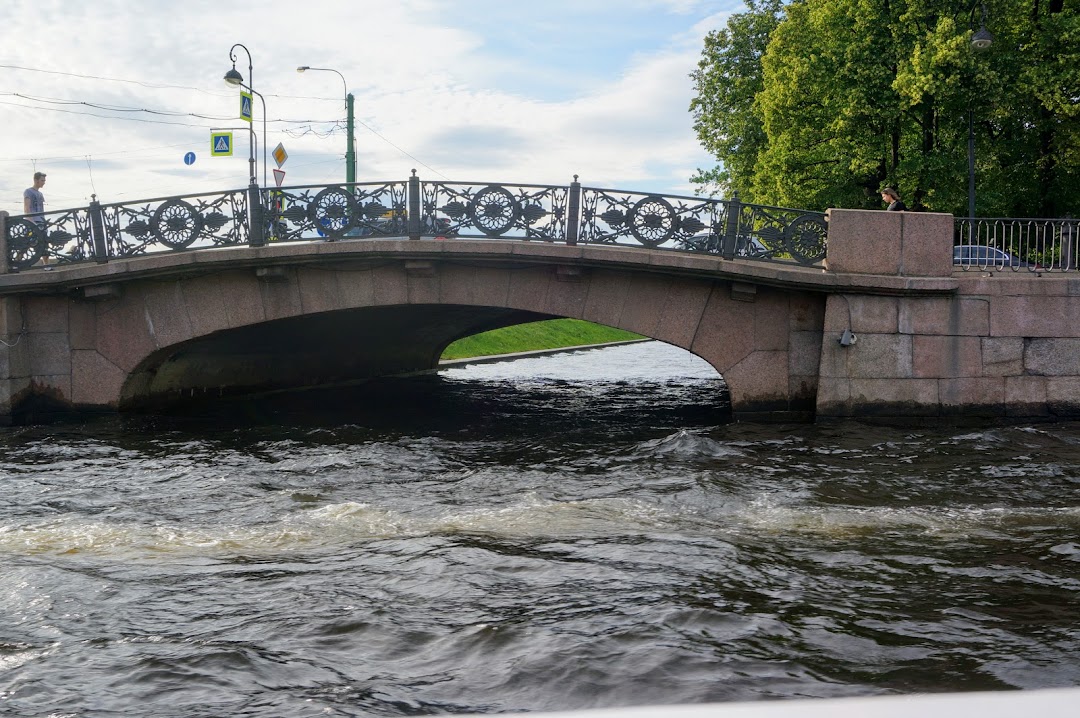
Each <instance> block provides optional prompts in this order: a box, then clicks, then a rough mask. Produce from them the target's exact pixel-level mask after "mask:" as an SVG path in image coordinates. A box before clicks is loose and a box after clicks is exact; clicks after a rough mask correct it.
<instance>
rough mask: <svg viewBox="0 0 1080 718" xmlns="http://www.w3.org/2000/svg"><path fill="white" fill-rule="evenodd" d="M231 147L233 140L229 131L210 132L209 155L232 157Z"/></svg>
mask: <svg viewBox="0 0 1080 718" xmlns="http://www.w3.org/2000/svg"><path fill="white" fill-rule="evenodd" d="M232 147H233V142H232V133H231V132H211V133H210V156H211V157H232Z"/></svg>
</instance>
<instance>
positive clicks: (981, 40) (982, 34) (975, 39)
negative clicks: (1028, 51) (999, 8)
mask: <svg viewBox="0 0 1080 718" xmlns="http://www.w3.org/2000/svg"><path fill="white" fill-rule="evenodd" d="M969 25H970V27H971V29H972V30H975V5H972V6H971V15H970V18H969ZM992 44H994V36H993V35H991V34H990V31H989V30H987V29H986V4H985V3H983V4H982V24H981V25H980V26H979V29H978V31H976V32H975V33H974V34H973V35H972V36H971V49H973V50H985V49H986V48H988V47H990V46H991V45H992ZM967 150H968V219H975V108H974V107H971V106H969V107H968V148H967Z"/></svg>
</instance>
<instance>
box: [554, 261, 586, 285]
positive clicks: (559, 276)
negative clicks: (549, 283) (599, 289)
mask: <svg viewBox="0 0 1080 718" xmlns="http://www.w3.org/2000/svg"><path fill="white" fill-rule="evenodd" d="M584 277H585V270H584V269H583V268H581V267H574V266H570V265H566V264H559V265H556V267H555V279H556V280H558V281H560V282H580V281H581V280H582V279H584Z"/></svg>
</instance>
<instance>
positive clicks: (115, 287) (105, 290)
mask: <svg viewBox="0 0 1080 718" xmlns="http://www.w3.org/2000/svg"><path fill="white" fill-rule="evenodd" d="M121 294H123V291H122V290H121V289H120V285H119V284H115V283H112V284H92V285H90V286H89V287H83V288H82V296H83V299H86V300H87V301H91V302H101V301H104V300H106V299H119V298H120V295H121Z"/></svg>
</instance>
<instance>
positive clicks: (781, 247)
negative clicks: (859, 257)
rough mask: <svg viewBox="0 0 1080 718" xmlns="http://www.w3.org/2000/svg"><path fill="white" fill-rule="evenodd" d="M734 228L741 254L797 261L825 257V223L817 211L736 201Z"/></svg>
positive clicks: (805, 261) (818, 260) (811, 261)
mask: <svg viewBox="0 0 1080 718" xmlns="http://www.w3.org/2000/svg"><path fill="white" fill-rule="evenodd" d="M738 227H739V230H738V237H739V240H740V242H742V243H743V246H745V247H746V248H747V249H746V251H745V256H748V257H755V258H761V259H781V260H794V261H796V262H798V263H799V264H815V263H817V262H820V261H821V260H823V259H824V258H825V249H826V239H827V237H828V233H829V226H828V224H827V223H826V221H825V215H824V214H823V213H821V212H807V211H805V210H799V209H786V208H783V207H768V206H765V205H756V204H740V205H739V224H738Z"/></svg>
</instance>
